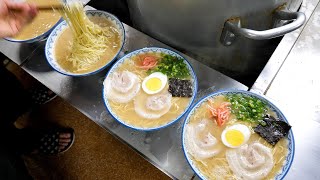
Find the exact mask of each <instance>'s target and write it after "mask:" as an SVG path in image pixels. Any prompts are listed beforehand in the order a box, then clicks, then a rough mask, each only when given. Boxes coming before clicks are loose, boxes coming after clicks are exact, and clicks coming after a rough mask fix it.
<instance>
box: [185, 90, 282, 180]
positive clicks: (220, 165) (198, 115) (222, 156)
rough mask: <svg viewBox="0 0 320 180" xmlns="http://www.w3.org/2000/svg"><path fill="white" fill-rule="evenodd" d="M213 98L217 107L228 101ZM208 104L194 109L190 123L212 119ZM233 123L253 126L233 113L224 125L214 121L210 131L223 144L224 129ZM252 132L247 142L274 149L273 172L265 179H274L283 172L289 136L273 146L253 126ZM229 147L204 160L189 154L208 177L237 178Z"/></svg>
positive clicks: (218, 97) (223, 98)
mask: <svg viewBox="0 0 320 180" xmlns="http://www.w3.org/2000/svg"><path fill="white" fill-rule="evenodd" d="M212 100H214V106H215V108H216V107H218V106H219V105H220V104H221V103H222V102H225V101H226V99H225V97H224V96H217V97H215V98H212ZM208 105H209V103H208V102H204V103H202V105H201V106H200V107H199V108H197V109H196V110H195V111H194V114H192V115H191V116H190V122H189V124H198V123H199V122H200V120H201V119H204V118H206V119H210V118H209V112H208V110H207V106H208ZM271 114H272V115H273V116H275V113H274V112H271ZM275 117H276V116H275ZM212 120H213V119H212ZM213 121H214V120H213ZM233 124H244V125H246V126H248V127H251V125H250V123H247V122H243V121H236V120H235V116H234V115H231V116H230V118H229V121H228V123H227V124H225V125H223V126H222V127H218V126H217V124H216V123H214V127H215V128H214V129H212V130H211V131H210V133H211V134H212V135H213V136H214V137H215V138H217V140H218V141H219V142H220V143H221V144H222V142H221V133H222V131H223V130H224V129H225V128H226V127H227V126H230V125H233ZM251 132H252V134H251V136H250V139H249V140H248V142H247V144H250V143H251V142H256V141H257V142H259V143H261V144H263V145H265V146H267V147H269V148H270V149H271V150H272V154H273V162H274V166H273V169H272V170H271V172H270V173H269V174H268V176H266V177H265V178H264V179H274V178H275V176H276V175H277V174H279V173H280V172H281V170H282V166H283V165H284V163H285V159H286V156H287V155H288V149H287V145H288V140H287V138H283V139H281V140H280V141H279V142H278V143H277V144H276V145H275V146H274V147H273V146H272V145H270V144H269V143H268V142H267V141H265V140H264V139H263V138H261V137H260V136H259V135H258V134H257V133H254V131H253V129H252V128H251ZM227 149H229V148H228V147H226V146H224V145H223V149H222V151H221V152H220V153H219V154H218V155H216V156H214V157H211V158H207V159H204V160H197V159H195V158H194V157H193V156H192V155H191V154H189V157H191V159H192V161H193V163H194V165H195V166H196V167H197V168H198V169H199V170H200V171H201V172H202V174H204V175H205V176H206V177H208V179H236V176H234V175H233V173H232V171H231V169H230V167H229V164H228V161H227V159H226V150H227ZM217 177H218V178H217Z"/></svg>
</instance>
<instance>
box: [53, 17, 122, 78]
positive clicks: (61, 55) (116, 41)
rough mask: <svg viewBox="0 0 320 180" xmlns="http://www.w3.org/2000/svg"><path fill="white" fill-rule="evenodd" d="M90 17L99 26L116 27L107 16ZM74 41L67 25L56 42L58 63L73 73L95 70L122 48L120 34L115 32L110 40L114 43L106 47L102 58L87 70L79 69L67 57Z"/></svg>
mask: <svg viewBox="0 0 320 180" xmlns="http://www.w3.org/2000/svg"><path fill="white" fill-rule="evenodd" d="M89 19H90V20H91V21H92V22H93V23H95V24H98V25H99V26H101V27H102V28H103V27H110V26H111V27H114V28H116V26H115V25H114V24H113V23H112V22H111V21H109V20H108V19H106V18H103V17H89ZM72 41H73V36H72V32H71V29H70V28H69V27H67V28H66V29H65V30H63V32H62V33H61V34H60V35H59V37H58V40H57V42H56V44H55V57H56V59H57V62H58V64H59V65H60V66H61V67H62V68H63V69H64V70H66V71H69V72H72V73H87V72H91V71H95V70H97V69H99V68H101V67H102V66H104V65H106V64H107V63H108V62H110V61H111V60H112V59H113V57H114V56H115V55H116V53H117V52H118V50H119V48H120V35H119V34H116V33H114V34H113V36H112V37H110V38H109V41H110V42H113V43H112V47H108V48H106V49H105V52H104V54H103V55H102V57H101V58H100V60H99V61H98V62H97V63H95V64H93V65H92V66H90V67H89V68H88V69H86V70H77V69H76V68H75V67H74V66H73V65H72V62H71V61H68V60H67V57H68V56H69V55H70V54H71V43H72Z"/></svg>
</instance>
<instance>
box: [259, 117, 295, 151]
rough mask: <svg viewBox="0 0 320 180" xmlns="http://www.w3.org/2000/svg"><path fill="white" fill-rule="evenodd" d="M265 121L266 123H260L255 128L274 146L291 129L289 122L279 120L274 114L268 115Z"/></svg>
mask: <svg viewBox="0 0 320 180" xmlns="http://www.w3.org/2000/svg"><path fill="white" fill-rule="evenodd" d="M263 121H264V122H265V125H262V124H259V125H258V126H257V127H255V128H254V132H256V133H257V134H259V135H260V136H261V137H262V138H263V139H265V140H266V141H267V142H268V143H270V144H271V145H273V146H274V145H276V144H277V142H279V140H280V139H281V138H283V137H285V136H286V135H287V134H288V132H289V130H290V129H291V126H290V125H289V124H287V123H286V122H284V121H280V120H277V119H275V118H274V117H273V116H269V115H266V116H265V117H264V118H263Z"/></svg>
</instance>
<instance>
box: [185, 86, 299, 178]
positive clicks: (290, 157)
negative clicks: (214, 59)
mask: <svg viewBox="0 0 320 180" xmlns="http://www.w3.org/2000/svg"><path fill="white" fill-rule="evenodd" d="M239 93H240V94H244V95H248V96H252V97H256V98H259V99H260V100H262V101H263V102H265V103H267V105H268V107H269V108H270V109H271V110H273V111H274V112H276V114H277V116H278V117H280V118H281V119H282V120H283V121H285V122H287V123H288V121H287V119H286V117H285V116H284V114H283V113H282V112H281V111H280V110H279V109H278V108H277V107H276V106H275V105H274V104H273V103H272V102H270V101H269V100H268V99H266V98H265V97H263V96H262V95H258V94H255V93H252V92H249V91H242V90H222V91H217V92H213V93H211V94H209V95H207V96H205V97H203V98H202V99H200V100H199V101H198V102H197V103H195V104H194V105H193V106H192V107H191V108H190V109H189V111H188V112H187V116H186V118H185V121H184V123H183V127H182V149H183V153H184V155H185V157H186V159H187V161H188V163H189V165H190V166H191V168H192V169H193V171H194V172H195V173H196V174H197V175H198V177H200V178H201V179H206V178H205V176H204V175H203V174H202V173H201V172H200V170H199V169H198V168H197V167H196V166H195V165H194V164H193V161H192V160H191V159H190V157H189V154H188V152H187V149H186V146H185V131H186V128H185V127H186V125H187V124H188V123H189V121H190V116H191V115H192V114H193V113H194V111H195V110H196V109H197V108H198V107H200V105H201V104H202V103H204V102H206V101H207V100H208V99H209V98H212V97H215V96H219V95H225V94H239ZM294 153H295V142H294V137H293V133H292V130H290V131H289V134H288V155H287V157H286V162H285V164H284V165H283V167H282V171H281V172H280V173H279V174H278V175H277V176H276V177H275V179H276V180H280V179H283V178H284V177H285V176H286V174H287V173H288V171H289V169H290V167H291V164H292V161H293V159H294Z"/></svg>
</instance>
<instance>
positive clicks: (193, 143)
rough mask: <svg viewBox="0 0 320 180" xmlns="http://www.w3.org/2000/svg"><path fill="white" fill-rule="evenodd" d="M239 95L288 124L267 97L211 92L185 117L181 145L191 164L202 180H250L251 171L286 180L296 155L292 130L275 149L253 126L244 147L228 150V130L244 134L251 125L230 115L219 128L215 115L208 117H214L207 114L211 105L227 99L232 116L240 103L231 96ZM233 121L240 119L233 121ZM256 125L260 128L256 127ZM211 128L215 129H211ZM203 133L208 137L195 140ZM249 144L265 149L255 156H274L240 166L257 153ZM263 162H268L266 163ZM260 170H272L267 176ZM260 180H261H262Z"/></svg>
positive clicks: (229, 92)
mask: <svg viewBox="0 0 320 180" xmlns="http://www.w3.org/2000/svg"><path fill="white" fill-rule="evenodd" d="M236 96H239V97H246V98H247V97H248V98H254V99H256V100H257V101H256V102H258V101H259V103H263V104H264V105H265V106H266V107H267V108H268V111H267V112H268V113H271V114H272V115H271V116H275V117H277V118H278V119H279V120H280V121H284V122H286V123H288V121H287V119H286V117H285V116H284V115H283V113H282V112H281V111H280V110H279V109H278V108H277V107H276V106H275V105H274V104H273V103H271V102H270V101H269V100H267V99H266V98H265V97H263V96H260V95H258V94H254V93H251V92H248V91H238V90H229V91H228V90H226V91H220V92H215V93H212V94H210V95H208V96H206V97H204V98H202V99H201V100H199V101H198V102H197V103H195V105H194V106H193V107H192V108H190V110H189V111H188V113H187V115H186V118H185V122H184V124H183V130H182V146H183V151H184V155H185V157H186V159H187V161H188V163H189V165H190V166H191V168H192V169H193V170H194V172H195V173H196V174H197V175H198V177H200V178H201V179H211V178H216V177H217V176H219V178H221V179H225V178H230V179H233V178H241V177H242V178H243V179H246V178H248V177H246V175H247V174H246V173H247V172H246V171H247V170H249V172H250V171H251V172H255V171H258V173H256V174H259V173H260V175H261V176H262V175H263V176H264V177H262V178H263V179H277V180H280V179H283V178H284V177H285V176H286V174H287V172H288V171H289V169H290V167H291V164H292V161H293V158H294V152H295V143H294V137H293V133H292V131H291V130H289V132H288V133H287V134H286V136H285V137H283V138H282V139H281V140H280V141H278V142H277V144H275V145H274V146H273V145H270V144H269V143H268V142H267V141H265V140H264V139H263V138H261V137H260V136H259V134H257V133H256V132H255V131H253V129H254V128H253V127H251V128H249V129H251V130H250V132H251V135H250V136H249V138H248V140H247V141H246V142H245V143H243V144H241V145H240V146H239V147H227V145H226V142H225V141H226V140H225V138H224V137H225V136H224V135H225V134H224V132H225V131H227V130H228V129H232V128H231V127H236V126H237V127H238V128H234V129H233V130H239V132H243V129H245V128H243V126H244V125H246V126H249V125H250V124H251V122H250V123H249V122H244V121H240V120H239V119H237V118H238V116H234V117H232V115H231V116H230V117H231V118H230V119H229V121H228V122H227V123H226V124H224V125H222V126H218V123H216V122H217V119H216V117H217V116H214V117H212V116H208V114H209V115H211V114H210V111H207V109H208V108H210V107H211V104H212V103H225V102H223V101H224V100H225V99H227V100H229V102H230V104H229V107H230V108H231V109H230V111H231V112H232V113H236V112H239V111H237V110H234V109H233V108H234V107H237V105H235V104H237V102H235V101H233V100H232V99H231V100H230V97H236ZM226 97H227V98H226ZM216 105H217V104H216ZM215 107H216V108H220V107H221V106H215ZM232 110H233V111H232ZM206 113H208V114H206ZM207 116H208V117H207ZM209 117H210V118H209ZM233 118H234V119H237V120H234V119H233ZM205 123H207V124H205ZM235 124H236V125H235ZM239 124H240V125H239ZM254 126H255V127H257V126H256V124H255V125H254ZM195 127H197V128H195ZM201 127H210V129H208V130H209V131H210V132H209V133H210V134H209V133H208V134H206V133H205V132H204V131H205V129H204V128H203V129H201ZM211 127H213V128H215V129H211ZM240 127H241V128H240ZM219 128H221V129H219ZM240 130H241V131H240ZM221 132H222V133H221ZM195 133H197V134H195ZM200 133H203V134H206V136H202V135H201V137H200V136H197V137H196V135H198V134H200ZM202 137H204V139H202ZM238 137H239V136H238ZM229 138H230V136H229ZM202 140H204V141H202ZM227 141H228V140H227ZM203 142H204V144H201V143H203ZM250 144H251V145H252V144H255V148H257V146H258V145H257V144H259V146H260V148H262V149H263V150H261V149H260V150H259V151H258V150H257V151H255V152H254V153H253V154H255V156H256V157H259V156H260V155H261V154H262V153H261V152H268V154H269V155H270V154H271V156H268V155H266V156H265V157H263V156H262V155H261V157H262V161H261V162H260V164H258V160H257V161H255V162H254V163H257V164H258V165H256V164H251V165H249V166H246V167H241V166H242V165H243V164H246V162H244V161H246V160H247V159H246V156H245V155H244V154H245V153H248V154H249V153H251V152H253V151H254V150H252V149H250V148H247V147H250V146H251V145H250ZM251 147H253V146H251ZM197 148H199V149H197ZM246 148H247V149H246ZM280 148H284V150H283V151H280V150H279V149H280ZM195 149H197V150H198V151H197V152H195ZM251 150H252V151H251ZM272 152H274V154H272ZM210 153H211V154H210ZM259 153H260V154H259ZM268 157H269V159H272V162H277V163H270V162H271V161H268ZM282 158H283V159H282ZM279 159H280V160H279ZM260 160H261V159H260ZM264 160H265V161H266V162H264ZM278 160H279V161H278ZM249 161H250V159H249ZM249 161H247V162H249ZM234 162H235V163H234ZM234 164H236V165H234ZM238 166H239V167H238ZM264 166H269V167H264ZM250 168H257V169H254V170H252V169H250ZM259 168H261V169H263V168H266V169H268V168H269V171H268V172H267V173H265V174H264V173H263V172H262V171H263V170H261V169H259ZM239 169H240V170H239ZM260 170H261V171H260ZM249 175H252V174H249ZM254 179H258V178H257V177H255V178H254ZM259 179H261V177H259Z"/></svg>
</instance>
